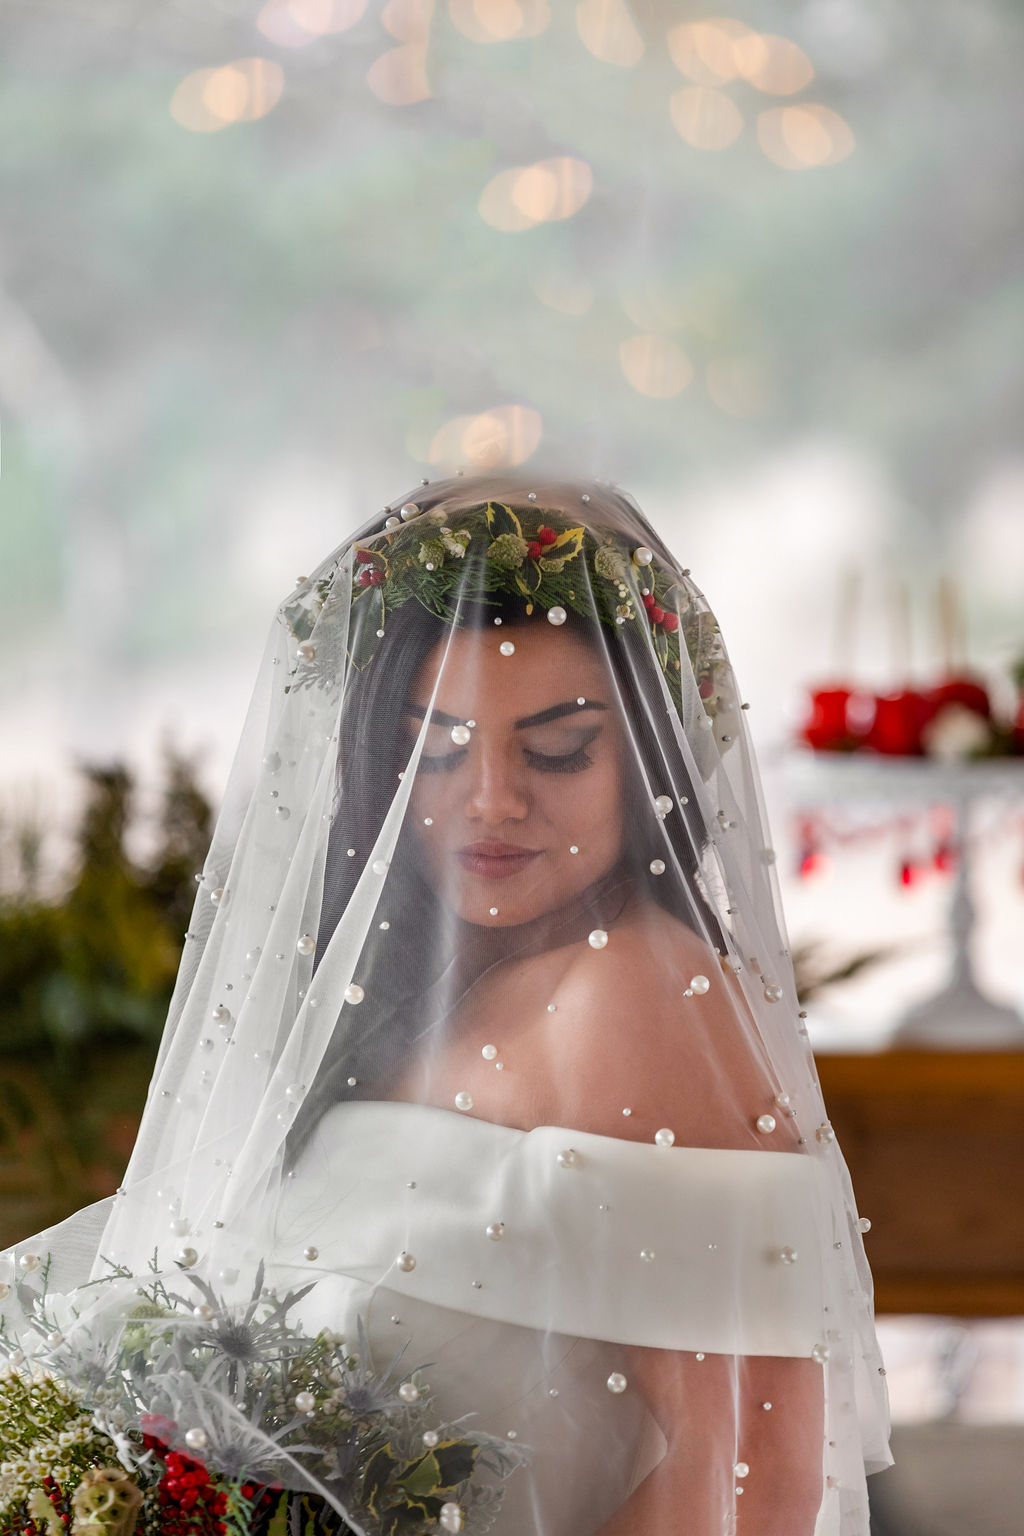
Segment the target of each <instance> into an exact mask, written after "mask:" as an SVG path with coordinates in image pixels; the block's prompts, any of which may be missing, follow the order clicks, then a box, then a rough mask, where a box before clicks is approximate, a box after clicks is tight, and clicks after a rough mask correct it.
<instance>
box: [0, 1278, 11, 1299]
mask: <svg viewBox="0 0 1024 1536" xmlns="http://www.w3.org/2000/svg"><path fill="white" fill-rule="evenodd" d="M10 1294H11V1288H10V1286H9V1285H8V1284H7V1281H6V1280H0V1301H6V1300H7V1298H8V1296H9V1295H10Z"/></svg>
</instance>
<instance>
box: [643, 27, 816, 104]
mask: <svg viewBox="0 0 1024 1536" xmlns="http://www.w3.org/2000/svg"><path fill="white" fill-rule="evenodd" d="M666 40H667V42H668V51H669V55H670V57H671V59H672V62H673V64H674V65H675V66H676V68H677V69H678V70H679V72H680V74H683V75H686V76H687V78H688V79H690V80H693V81H694V82H695V83H696V84H697V85H712V86H713V85H723V84H725V83H726V82H727V81H729V80H736V79H744V80H747V81H749V83H750V84H751V85H753V86H756V87H757V89H758V90H759V91H764V92H766V93H769V92H770V93H771V94H772V95H773V96H791V95H793V94H794V93H795V92H797V91H802V90H803V89H804V87H805V86H806V85H809V84H810V82H811V81H812V80H813V79H814V67H813V65H812V64H811V61H810V59H809V58H808V57H807V55H806V54H805V53H804V51H803V49H802V48H799V47H798V46H797V44H796V43H793V42H790V40H789V38H786V37H776V36H774V35H773V34H772V33H768V32H755V31H754V29H753V28H752V27H748V26H747V25H746V23H745V22H742V21H736V20H735V19H734V18H733V17H731V16H715V17H711V18H709V19H707V20H705V21H685V22H681V23H680V24H679V25H678V26H675V27H670V28H669V31H668V33H667V38H666Z"/></svg>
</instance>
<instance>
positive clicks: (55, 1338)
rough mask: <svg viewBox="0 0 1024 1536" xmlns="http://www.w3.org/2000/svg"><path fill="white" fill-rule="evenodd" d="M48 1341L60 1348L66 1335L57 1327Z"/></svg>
mask: <svg viewBox="0 0 1024 1536" xmlns="http://www.w3.org/2000/svg"><path fill="white" fill-rule="evenodd" d="M211 1312H212V1309H211ZM46 1342H47V1344H49V1346H50V1348H51V1349H60V1346H61V1345H62V1344H63V1343H64V1335H63V1334H62V1333H59V1332H58V1331H57V1329H56V1328H55V1329H54V1330H53V1332H52V1333H48V1334H47V1335H46Z"/></svg>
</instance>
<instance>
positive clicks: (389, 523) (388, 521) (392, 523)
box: [384, 517, 402, 528]
mask: <svg viewBox="0 0 1024 1536" xmlns="http://www.w3.org/2000/svg"><path fill="white" fill-rule="evenodd" d="M401 526H402V519H401V518H400V517H388V518H385V519H384V527H385V528H400V527H401Z"/></svg>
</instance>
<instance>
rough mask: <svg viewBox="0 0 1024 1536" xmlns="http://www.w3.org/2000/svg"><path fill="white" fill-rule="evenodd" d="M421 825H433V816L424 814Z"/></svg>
mask: <svg viewBox="0 0 1024 1536" xmlns="http://www.w3.org/2000/svg"><path fill="white" fill-rule="evenodd" d="M423 825H424V826H425V827H432V826H433V825H434V818H433V816H424V818H423Z"/></svg>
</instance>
